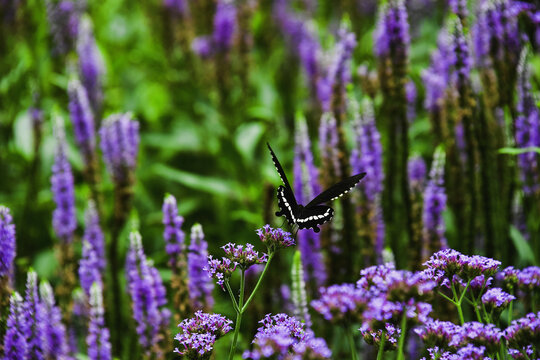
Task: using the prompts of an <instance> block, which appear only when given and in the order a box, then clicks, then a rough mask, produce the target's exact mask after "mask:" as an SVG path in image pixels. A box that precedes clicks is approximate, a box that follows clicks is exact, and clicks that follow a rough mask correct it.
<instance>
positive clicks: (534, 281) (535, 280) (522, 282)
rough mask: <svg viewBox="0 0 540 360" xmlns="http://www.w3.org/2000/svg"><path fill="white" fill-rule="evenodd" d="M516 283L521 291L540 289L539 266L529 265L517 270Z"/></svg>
mask: <svg viewBox="0 0 540 360" xmlns="http://www.w3.org/2000/svg"><path fill="white" fill-rule="evenodd" d="M517 285H518V288H519V289H520V290H523V291H533V290H538V289H540V267H538V266H529V267H526V268H525V269H523V270H521V271H519V272H518V274H517Z"/></svg>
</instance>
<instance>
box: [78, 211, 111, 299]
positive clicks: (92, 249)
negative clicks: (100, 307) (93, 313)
mask: <svg viewBox="0 0 540 360" xmlns="http://www.w3.org/2000/svg"><path fill="white" fill-rule="evenodd" d="M85 224H86V228H85V230H84V237H83V243H82V256H81V260H80V261H79V278H80V280H81V287H82V288H83V289H84V292H85V294H86V296H90V288H91V286H92V284H93V283H94V282H97V283H98V284H100V286H101V285H102V284H103V276H104V271H105V239H104V236H103V232H102V231H101V227H100V225H99V217H98V213H97V209H96V207H95V204H94V203H93V202H92V201H90V202H89V203H88V208H87V209H86V213H85Z"/></svg>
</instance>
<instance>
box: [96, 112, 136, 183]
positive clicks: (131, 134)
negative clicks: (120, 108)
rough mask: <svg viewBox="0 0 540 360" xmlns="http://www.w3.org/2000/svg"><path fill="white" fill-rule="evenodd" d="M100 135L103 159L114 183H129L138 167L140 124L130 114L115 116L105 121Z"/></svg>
mask: <svg viewBox="0 0 540 360" xmlns="http://www.w3.org/2000/svg"><path fill="white" fill-rule="evenodd" d="M100 135H101V150H102V151H103V159H104V161H105V164H106V165H107V170H108V171H109V173H110V174H111V176H112V178H113V180H114V182H115V183H117V184H125V183H129V182H130V181H131V180H132V179H131V178H132V172H133V171H134V170H135V166H136V165H137V154H138V151H139V123H138V122H137V121H135V120H133V119H132V116H131V114H130V113H125V114H113V115H110V116H109V117H108V118H107V119H105V122H104V124H103V125H102V126H101V129H100Z"/></svg>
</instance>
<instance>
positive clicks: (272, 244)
mask: <svg viewBox="0 0 540 360" xmlns="http://www.w3.org/2000/svg"><path fill="white" fill-rule="evenodd" d="M257 235H258V236H259V238H260V239H261V241H262V242H263V243H264V244H265V245H266V247H267V248H268V252H269V253H273V252H275V251H277V250H279V249H282V248H286V247H290V246H294V245H295V243H294V239H293V238H292V237H291V233H289V232H286V231H283V230H282V229H279V228H278V229H273V228H271V227H270V225H268V224H266V225H264V226H263V227H262V228H260V229H257Z"/></svg>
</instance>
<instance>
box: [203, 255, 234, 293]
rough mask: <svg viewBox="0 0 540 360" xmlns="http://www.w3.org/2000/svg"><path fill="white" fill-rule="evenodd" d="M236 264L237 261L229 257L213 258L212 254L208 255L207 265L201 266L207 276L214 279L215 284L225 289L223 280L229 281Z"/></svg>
mask: <svg viewBox="0 0 540 360" xmlns="http://www.w3.org/2000/svg"><path fill="white" fill-rule="evenodd" d="M237 266H238V263H236V262H234V261H232V260H231V259H228V258H222V259H221V260H220V259H214V258H213V257H212V255H210V256H208V265H207V266H205V267H203V270H204V271H206V272H208V276H210V277H211V278H214V279H216V280H217V284H218V285H219V286H221V288H222V289H223V290H225V288H224V287H223V285H224V284H225V281H229V279H230V278H231V276H232V274H233V272H234V271H235V270H236V267H237Z"/></svg>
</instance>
